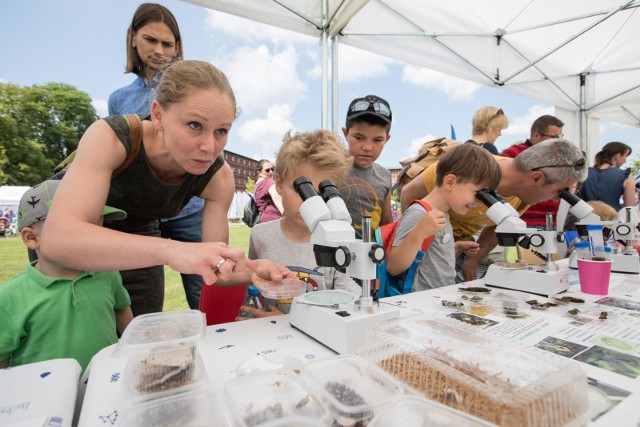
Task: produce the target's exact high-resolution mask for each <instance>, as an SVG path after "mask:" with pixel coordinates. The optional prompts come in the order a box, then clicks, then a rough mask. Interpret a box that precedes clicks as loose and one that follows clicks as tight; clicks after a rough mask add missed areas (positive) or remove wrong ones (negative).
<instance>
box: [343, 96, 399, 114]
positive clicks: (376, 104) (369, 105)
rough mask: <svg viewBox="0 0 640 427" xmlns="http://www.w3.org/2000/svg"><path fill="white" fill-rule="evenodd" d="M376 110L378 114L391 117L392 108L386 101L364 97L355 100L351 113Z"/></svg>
mask: <svg viewBox="0 0 640 427" xmlns="http://www.w3.org/2000/svg"><path fill="white" fill-rule="evenodd" d="M369 110H371V111H375V112H376V113H378V114H382V115H383V116H385V117H391V110H389V107H387V106H386V105H385V104H384V103H382V102H380V101H377V100H372V101H369V100H366V99H362V100H360V101H357V102H355V103H354V104H353V105H352V106H351V107H350V108H349V113H358V112H360V111H369Z"/></svg>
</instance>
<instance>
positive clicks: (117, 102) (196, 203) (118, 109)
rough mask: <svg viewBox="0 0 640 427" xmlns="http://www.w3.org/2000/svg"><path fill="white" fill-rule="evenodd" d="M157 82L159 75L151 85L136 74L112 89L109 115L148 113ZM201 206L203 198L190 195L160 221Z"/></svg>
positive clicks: (195, 210)
mask: <svg viewBox="0 0 640 427" xmlns="http://www.w3.org/2000/svg"><path fill="white" fill-rule="evenodd" d="M158 83H160V76H155V77H154V78H153V84H152V86H151V87H149V85H148V84H147V79H145V78H144V77H142V76H138V77H137V78H136V79H135V80H134V81H133V82H132V83H131V84H130V85H129V86H125V87H121V88H120V89H118V90H116V91H114V92H113V93H112V94H111V95H110V96H109V115H110V116H113V115H119V114H140V115H146V114H149V113H150V112H151V103H152V102H153V100H154V99H155V98H156V89H157V88H158ZM203 208H204V200H202V199H201V198H200V197H192V198H191V200H189V203H187V205H186V206H185V207H184V209H182V211H180V213H179V214H178V215H176V216H175V217H173V218H171V219H163V220H162V221H170V220H174V219H179V218H183V217H186V216H189V215H192V214H194V213H196V212H199V211H201V210H202V209H203Z"/></svg>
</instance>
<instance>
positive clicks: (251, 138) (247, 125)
mask: <svg viewBox="0 0 640 427" xmlns="http://www.w3.org/2000/svg"><path fill="white" fill-rule="evenodd" d="M292 113H293V109H292V107H291V106H290V105H286V104H280V105H273V106H271V107H269V108H268V109H267V116H266V118H256V119H251V120H247V121H246V122H244V123H243V124H242V125H241V126H240V127H239V128H238V135H239V136H240V138H242V139H243V140H244V142H246V143H247V144H250V145H252V146H254V147H255V148H260V149H261V150H262V151H261V153H260V155H259V156H258V157H266V158H271V157H274V153H275V152H276V151H277V150H278V148H279V147H280V145H281V144H282V137H283V136H284V134H285V133H287V132H288V131H289V130H292V129H293V123H292V121H291V115H292Z"/></svg>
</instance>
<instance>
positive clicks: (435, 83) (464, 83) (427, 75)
mask: <svg viewBox="0 0 640 427" xmlns="http://www.w3.org/2000/svg"><path fill="white" fill-rule="evenodd" d="M402 81H403V82H406V83H411V84H414V85H416V86H421V87H423V88H425V89H432V90H436V91H440V92H443V93H445V94H446V95H447V96H448V97H449V98H450V100H451V101H469V100H471V98H472V97H473V95H474V94H475V93H476V92H477V91H478V90H480V88H481V87H482V85H480V84H478V83H474V82H470V81H468V80H464V79H460V78H458V77H453V76H449V75H447V74H444V73H441V72H439V71H435V70H430V69H428V68H421V67H417V66H415V65H405V67H404V68H403V70H402Z"/></svg>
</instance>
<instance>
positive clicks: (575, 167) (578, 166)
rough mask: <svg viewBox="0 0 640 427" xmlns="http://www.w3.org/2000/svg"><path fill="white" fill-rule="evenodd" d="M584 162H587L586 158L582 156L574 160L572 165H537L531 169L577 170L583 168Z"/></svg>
mask: <svg viewBox="0 0 640 427" xmlns="http://www.w3.org/2000/svg"><path fill="white" fill-rule="evenodd" d="M586 162H587V161H586V159H585V158H584V157H583V158H581V159H578V160H576V161H575V162H574V163H573V164H572V165H568V164H562V165H546V166H539V167H537V168H533V169H531V171H537V170H540V169H544V168H573V170H576V171H579V170H580V169H582V168H584V165H585V164H586Z"/></svg>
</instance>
